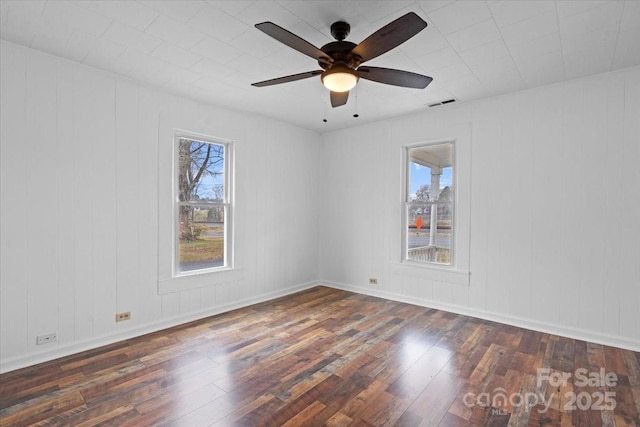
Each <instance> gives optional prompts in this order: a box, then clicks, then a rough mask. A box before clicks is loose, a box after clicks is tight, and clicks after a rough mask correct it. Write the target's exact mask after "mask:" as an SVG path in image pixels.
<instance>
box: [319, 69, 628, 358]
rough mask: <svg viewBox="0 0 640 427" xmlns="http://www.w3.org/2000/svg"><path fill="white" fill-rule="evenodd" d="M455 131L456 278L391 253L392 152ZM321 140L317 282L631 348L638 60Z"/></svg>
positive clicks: (396, 224)
mask: <svg viewBox="0 0 640 427" xmlns="http://www.w3.org/2000/svg"><path fill="white" fill-rule="evenodd" d="M469 129H470V134H471V137H470V147H467V146H466V145H464V144H466V142H465V143H464V144H463V149H465V150H466V149H467V148H469V149H470V151H471V183H470V187H471V188H470V191H471V193H470V194H471V196H470V202H471V215H470V216H471V221H470V227H471V232H470V241H469V242H468V244H469V247H468V251H469V256H470V263H469V271H470V274H471V275H470V279H469V280H468V281H467V282H468V283H465V281H464V280H462V281H461V280H457V279H456V280H453V279H455V278H456V276H455V275H451V274H446V273H442V272H440V271H434V270H428V269H416V268H411V267H408V266H405V265H403V264H400V262H399V261H400V253H401V252H400V236H401V231H402V230H401V202H402V192H401V189H402V179H403V175H402V157H401V152H402V146H403V145H404V144H408V143H413V142H416V141H421V140H424V141H426V140H430V139H438V138H447V137H456V138H459V139H462V140H464V139H465V138H464V135H465V134H466V133H467V132H469ZM323 140H324V141H323V156H324V158H323V164H324V165H325V168H324V169H323V170H324V175H323V177H322V180H323V182H324V184H325V186H324V189H323V198H322V206H323V211H322V213H321V222H322V223H323V224H324V228H323V230H324V232H323V233H322V236H323V239H322V242H321V263H320V264H321V265H320V276H321V278H322V279H324V281H325V282H326V283H328V284H331V285H333V286H337V287H342V288H346V289H352V290H357V291H360V292H366V293H370V294H374V295H380V296H386V297H390V298H395V299H400V300H405V301H410V302H416V303H419V304H425V305H430V306H435V307H442V308H445V309H448V310H452V311H457V312H461V313H468V314H472V315H476V316H479V317H484V318H490V319H496V320H500V321H503V322H506V323H512V324H517V325H522V326H526V327H531V328H535V329H541V330H546V331H551V332H557V333H562V334H565V335H569V336H575V337H583V338H586V339H591V340H594V341H599V342H606V343H611V344H616V345H620V346H624V347H629V348H634V349H636V350H638V349H640V313H639V310H638V308H639V307H640V68H638V67H636V68H631V69H627V70H622V71H619V72H615V73H608V74H603V75H599V76H595V77H592V78H587V79H582V80H576V81H571V82H567V83H564V84H559V85H554V86H550V87H544V88H539V89H534V90H529V91H525V92H520V93H515V94H512V95H508V96H502V97H497V98H492V99H488V100H484V101H480V102H475V103H471V104H466V105H463V104H461V105H459V106H454V105H451V106H447V107H444V108H441V109H439V110H430V111H425V112H423V113H419V114H414V115H412V116H408V117H401V118H396V119H392V120H387V121H384V122H379V123H374V124H367V125H365V126H360V127H357V128H351V129H347V130H342V131H337V132H332V133H328V134H325V135H324V136H323ZM458 152H460V151H458ZM463 190H467V189H461V188H458V192H459V193H460V192H461V191H463ZM459 249H466V248H459ZM464 270H465V268H462V272H461V273H462V274H464V273H465V271H464ZM369 277H377V278H378V285H377V286H375V287H373V286H370V285H369V284H368V278H369Z"/></svg>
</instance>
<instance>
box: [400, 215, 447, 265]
mask: <svg viewBox="0 0 640 427" xmlns="http://www.w3.org/2000/svg"><path fill="white" fill-rule="evenodd" d="M434 217H435V218H437V227H432V226H431V219H432V218H434ZM407 224H408V226H407V259H408V260H410V261H420V262H430V263H436V264H446V265H448V264H451V243H452V237H453V233H452V231H453V221H452V211H451V205H450V204H433V205H427V206H415V205H409V208H408V210H407Z"/></svg>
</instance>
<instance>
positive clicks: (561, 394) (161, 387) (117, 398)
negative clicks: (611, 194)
mask: <svg viewBox="0 0 640 427" xmlns="http://www.w3.org/2000/svg"><path fill="white" fill-rule="evenodd" d="M601 368H602V372H601ZM538 369H546V370H544V371H541V372H542V373H539V371H538ZM563 373H564V374H565V377H566V376H567V375H569V374H570V378H568V379H567V380H566V381H561V378H562V377H561V375H562V374H563ZM601 374H603V376H604V378H600V377H599V376H600V375H601ZM613 374H615V376H616V381H615V384H613V382H612V381H613V380H612V375H613ZM543 375H545V377H544V378H543ZM607 375H609V376H608V377H607ZM596 376H598V378H596ZM547 377H548V378H549V380H547ZM588 379H590V380H591V381H590V383H589V381H587V380H588ZM605 380H606V381H605ZM583 383H585V384H583ZM605 393H608V394H606V395H605ZM611 393H614V394H613V395H612V394H611ZM572 396H576V398H577V399H575V402H571V400H573V399H571V397H572ZM601 397H602V399H601ZM519 398H522V399H523V400H522V401H521V400H519ZM523 401H524V402H529V403H528V404H524V403H522V402H523ZM614 404H615V408H609V407H611V406H614ZM571 405H574V406H575V407H576V409H573V410H572V409H571V407H570V406H571ZM600 407H604V409H601V408H600ZM0 408H1V410H0V424H1V425H2V426H9V425H10V426H24V425H65V426H68V425H73V426H85V425H116V426H144V425H169V426H200V425H214V426H226V425H247V426H258V425H264V426H280V425H286V426H311V425H323V424H324V425H331V426H371V425H373V426H382V425H401V426H413V425H425V426H443V427H444V426H506V425H511V426H526V425H529V426H572V425H573V426H576V427H583V426H602V425H607V426H614V425H616V426H619V427H622V426H633V425H636V426H640V417H639V413H640V353H634V352H631V351H626V350H621V349H618V348H613V347H607V346H602V345H598V344H593V343H588V342H584V341H578V340H573V339H569V338H562V337H557V336H553V335H548V334H544V333H540V332H534V331H529V330H525V329H520V328H516V327H512V326H507V325H503V324H499V323H494V322H489V321H483V320H479V319H475V318H471V317H465V316H459V315H455V314H451V313H447V312H443V311H439V310H434V309H429V308H424V307H418V306H413V305H409V304H403V303H398V302H394V301H388V300H383V299H378V298H373V297H369V296H364V295H359V294H353V293H349V292H344V291H339V290H335V289H330V288H324V287H317V288H313V289H311V290H308V291H305V292H301V293H299V294H296V295H292V296H288V297H284V298H280V299H277V300H273V301H270V302H267V303H262V304H258V305H254V306H251V307H248V308H244V309H240V310H236V311H233V312H230V313H226V314H222V315H219V316H214V317H210V318H207V319H204V320H200V321H196V322H192V323H189V324H186V325H182V326H179V327H175V328H172V329H168V330H165V331H161V332H158V333H154V334H150V335H146V336H143V337H139V338H135V339H131V340H127V341H123V342H119V343H116V344H113V345H109V346H105V347H102V348H99V349H96V350H91V351H87V352H84V353H81V354H77V355H73V356H70V357H65V358H62V359H58V360H55V361H52V362H48V363H45V364H41V365H38V366H34V367H30V368H26V369H22V370H19V371H14V372H9V373H6V374H4V375H2V376H0ZM580 408H583V409H580ZM584 408H586V409H584Z"/></svg>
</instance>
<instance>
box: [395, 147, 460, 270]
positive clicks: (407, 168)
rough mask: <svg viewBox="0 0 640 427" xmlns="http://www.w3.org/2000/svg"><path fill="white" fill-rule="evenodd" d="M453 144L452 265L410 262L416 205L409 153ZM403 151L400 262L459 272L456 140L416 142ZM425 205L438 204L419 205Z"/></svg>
mask: <svg viewBox="0 0 640 427" xmlns="http://www.w3.org/2000/svg"><path fill="white" fill-rule="evenodd" d="M444 144H451V168H452V169H453V170H452V174H451V185H452V187H453V200H452V201H451V211H452V213H451V217H452V219H451V221H452V224H453V230H452V232H451V249H450V251H451V255H450V256H451V263H450V264H439V263H436V262H426V261H425V262H421V261H415V260H410V259H409V258H408V255H409V247H408V246H409V245H408V236H407V229H408V226H409V224H408V217H409V215H408V210H409V207H410V205H412V204H414V203H412V202H410V201H409V199H410V196H411V194H410V192H411V189H410V182H409V181H410V179H411V165H410V164H411V158H410V155H409V151H411V150H412V149H414V148H419V147H428V146H436V145H444ZM402 149H403V157H402V158H403V168H404V171H403V172H404V173H403V182H402V194H403V195H402V208H401V209H402V215H401V227H402V239H401V254H400V262H401V263H402V264H406V265H410V266H416V267H424V268H430V269H435V270H443V271H454V272H455V271H458V258H459V257H458V254H457V252H458V251H457V246H456V239H457V228H458V215H457V208H458V159H457V155H456V154H457V149H456V138H441V139H433V140H427V141H420V142H414V143H410V144H405V145H403V146H402ZM419 204H424V205H432V204H437V203H434V202H427V203H422V202H421V203H419Z"/></svg>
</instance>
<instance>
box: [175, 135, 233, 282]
mask: <svg viewBox="0 0 640 427" xmlns="http://www.w3.org/2000/svg"><path fill="white" fill-rule="evenodd" d="M181 138H184V139H190V140H195V141H202V142H206V143H210V144H217V145H222V146H224V166H223V167H224V184H223V185H224V199H223V201H222V203H220V202H181V201H180V197H179V189H178V179H177V176H178V171H179V167H180V166H179V163H180V159H179V157H180V155H179V140H180V139H181ZM233 146H234V141H232V140H230V139H225V138H220V137H214V136H210V135H205V134H202V133H197V132H191V131H186V130H183V129H173V147H172V148H173V150H172V170H171V171H172V175H171V182H172V187H171V194H172V202H173V208H172V210H171V224H172V226H171V259H172V262H171V278H173V279H177V278H182V277H189V276H199V275H203V274H215V273H220V272H228V271H230V270H233V269H234V256H233V255H234V252H235V251H234V239H233V235H234V233H233V216H234V215H233V214H234V212H233V198H234V197H233V196H234V191H233V189H234V187H233V176H234V174H233V165H234V163H233ZM185 204H186V205H192V206H198V205H200V206H209V207H213V206H223V207H224V215H225V217H224V264H223V265H222V266H220V267H211V268H202V269H198V270H189V271H179V270H178V256H179V254H178V230H177V223H178V222H177V219H178V210H179V207H180V206H181V205H185Z"/></svg>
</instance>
